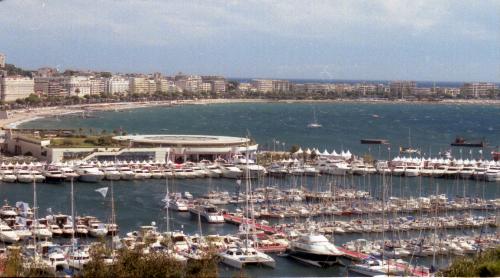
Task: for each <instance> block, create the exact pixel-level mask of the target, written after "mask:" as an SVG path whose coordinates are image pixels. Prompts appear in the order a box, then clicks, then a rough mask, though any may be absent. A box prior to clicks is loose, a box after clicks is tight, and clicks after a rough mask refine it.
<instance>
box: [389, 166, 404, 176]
mask: <svg viewBox="0 0 500 278" xmlns="http://www.w3.org/2000/svg"><path fill="white" fill-rule="evenodd" d="M405 171H406V167H405V166H404V165H397V166H396V167H394V169H392V175H393V176H402V175H404V174H405Z"/></svg>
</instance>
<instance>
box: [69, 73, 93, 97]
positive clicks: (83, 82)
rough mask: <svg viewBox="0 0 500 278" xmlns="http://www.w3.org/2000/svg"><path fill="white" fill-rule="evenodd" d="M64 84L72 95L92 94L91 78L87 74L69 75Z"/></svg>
mask: <svg viewBox="0 0 500 278" xmlns="http://www.w3.org/2000/svg"><path fill="white" fill-rule="evenodd" d="M63 86H64V87H65V89H66V90H67V91H68V93H69V95H70V96H79V97H83V96H86V95H90V79H89V78H88V77H86V76H68V77H66V78H65V79H64V82H63Z"/></svg>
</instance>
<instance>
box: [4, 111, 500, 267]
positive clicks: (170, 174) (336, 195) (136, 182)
mask: <svg viewBox="0 0 500 278" xmlns="http://www.w3.org/2000/svg"><path fill="white" fill-rule="evenodd" d="M264 106H265V105H264ZM183 109H188V110H189V108H187V107H184V108H183ZM215 109H216V110H217V107H216V108H215ZM309 111H310V110H309ZM309 113H310V112H309ZM375 113H377V114H378V115H381V117H380V118H377V119H381V118H384V113H381V112H375ZM121 114H127V113H121ZM100 119H103V118H100ZM320 119H321V123H322V124H323V127H322V128H320V129H315V132H316V131H317V132H322V131H323V130H324V129H327V128H328V125H327V124H326V122H325V117H320ZM85 120H86V121H94V120H95V119H94V118H89V119H85ZM49 121H50V120H49ZM63 121H64V119H63ZM60 123H61V122H58V124H60ZM304 126H305V125H304ZM306 128H307V127H306ZM141 132H144V131H141ZM182 132H184V131H182ZM367 138H378V137H377V136H370V137H367ZM387 138H389V139H390V142H391V143H393V141H397V140H396V139H393V137H391V136H387ZM313 141H314V139H313ZM414 141H415V142H418V140H414ZM444 141H445V142H444V143H443V145H444V144H445V143H446V142H449V140H448V141H447V140H444ZM421 142H422V141H421ZM355 143H356V145H351V146H349V147H348V148H346V146H345V145H344V146H343V147H342V144H338V145H335V144H331V143H328V144H326V143H314V142H313V143H311V144H304V145H303V146H304V147H303V148H302V155H301V154H300V152H299V153H297V154H294V153H289V157H286V158H282V157H279V158H278V159H274V160H273V161H272V162H271V163H269V164H267V163H263V161H260V159H259V158H261V157H262V156H263V155H265V153H266V152H269V151H268V150H266V149H265V147H262V148H263V150H262V151H261V152H260V153H258V154H256V155H255V157H251V158H250V159H246V158H245V156H244V155H237V154H235V155H233V156H232V157H230V159H229V158H228V159H225V160H218V161H199V162H183V163H175V162H173V161H172V162H169V161H168V160H166V161H165V162H159V161H154V160H127V161H123V160H114V159H111V160H108V161H80V162H78V161H67V162H60V163H52V164H45V163H37V162H34V163H32V164H31V165H30V163H26V164H24V165H23V163H18V164H17V165H16V163H12V164H11V165H9V163H4V165H2V167H1V169H2V173H3V180H2V183H1V184H0V192H1V193H2V194H4V196H6V198H5V199H7V200H8V202H9V204H15V203H16V201H19V200H24V201H27V203H31V200H32V196H31V194H30V193H29V192H30V191H31V185H32V182H33V180H34V179H35V174H37V172H39V173H41V175H42V176H44V177H45V181H42V180H40V181H39V182H37V188H38V199H39V202H38V204H39V205H38V206H39V207H40V208H39V212H40V217H38V218H47V217H48V216H49V215H51V213H45V212H46V211H47V210H48V209H49V208H50V211H52V212H55V213H54V215H71V212H70V209H69V204H70V196H71V194H70V193H71V192H70V185H71V182H70V180H71V178H73V180H74V181H75V183H74V187H75V215H82V216H84V215H93V216H95V217H96V218H97V219H99V220H100V221H101V223H103V224H104V227H106V226H107V225H110V224H112V221H111V211H112V207H111V203H110V198H111V196H110V193H108V195H107V198H105V199H103V197H102V196H101V194H100V193H98V192H95V191H96V190H98V189H101V188H103V187H109V188H111V183H113V188H114V191H113V192H114V193H113V196H114V200H115V202H114V204H115V205H114V210H115V213H116V225H117V226H116V227H115V228H116V231H117V234H118V235H119V236H120V241H119V242H120V243H119V244H118V245H121V246H122V248H131V247H133V246H143V245H144V244H145V242H148V244H150V245H147V246H149V250H163V251H162V252H172V251H168V250H177V251H175V252H174V253H175V257H176V259H178V260H179V261H186V260H189V259H196V258H200V256H202V254H203V253H202V250H207V249H206V248H207V246H218V248H217V250H218V251H217V254H222V253H224V252H226V253H227V252H228V251H229V252H230V253H231V254H229V253H228V254H227V255H228V256H229V259H230V260H231V259H232V260H233V261H235V259H236V257H238V256H243V255H244V256H245V257H248V258H249V261H248V262H249V264H248V265H246V266H244V270H245V272H246V273H248V274H249V275H251V276H252V277H253V276H262V275H264V276H273V275H274V276H276V275H278V276H283V275H290V274H291V273H293V275H301V276H310V275H314V276H323V275H325V276H332V275H345V274H346V273H349V275H356V274H362V273H367V274H371V275H375V274H377V273H378V274H381V273H386V274H387V272H384V271H387V270H389V271H390V272H391V273H412V275H413V276H427V275H429V273H430V272H431V271H430V270H431V268H434V269H441V268H443V267H446V266H447V265H448V264H449V262H450V261H451V260H453V258H455V257H456V256H471V255H472V254H474V253H473V252H474V250H476V252H478V250H487V249H489V248H492V246H497V245H498V237H497V221H496V216H497V209H498V205H499V201H498V199H497V193H496V192H497V191H496V187H497V186H496V185H497V183H496V182H492V181H488V180H487V179H486V178H476V175H474V173H478V174H479V173H480V172H481V170H484V169H483V168H486V167H487V170H486V171H488V170H490V172H491V171H492V170H494V169H495V167H496V166H497V165H496V164H494V163H496V162H492V161H493V159H492V158H491V161H490V153H489V152H487V151H485V152H484V153H483V157H482V158H481V156H480V155H479V153H478V152H477V151H475V152H474V153H473V155H469V153H468V152H467V153H466V152H465V151H464V153H463V155H462V158H461V157H460V153H455V154H454V156H452V157H445V156H441V155H440V156H437V155H434V156H432V155H422V156H416V155H413V154H412V156H411V157H410V156H409V155H405V154H397V153H393V154H392V155H388V151H387V150H381V151H380V153H378V150H377V149H376V148H377V147H378V146H375V148H372V149H371V153H372V155H373V156H375V157H377V161H368V160H366V159H365V158H364V154H365V153H366V152H367V151H368V150H367V149H365V148H367V147H366V146H368V145H364V146H363V145H362V144H360V142H359V136H358V137H357V139H356V140H355ZM307 146H311V147H309V151H308V147H307ZM313 146H324V147H321V149H322V150H323V151H321V152H320V151H319V150H318V149H319V147H313ZM334 148H336V149H337V151H333V149H334ZM325 149H327V150H326V151H324V150H325ZM342 149H343V150H344V151H342ZM309 152H310V154H308V153H309ZM313 153H314V154H313ZM304 154H306V156H305V157H304ZM465 154H467V155H465ZM272 155H273V156H274V155H280V152H278V150H277V151H276V152H272ZM460 160H461V161H460ZM467 160H468V161H467ZM415 164H417V166H418V170H417V171H415V169H413V168H411V167H412V166H414V165H415ZM253 165H255V166H253ZM459 165H463V166H459ZM466 165H467V166H466ZM471 165H472V166H474V167H473V168H474V169H472V171H470V169H468V167H469V166H471ZM250 166H253V167H250ZM256 166H260V167H256ZM338 166H340V167H338ZM442 166H446V171H443V172H442V173H443V174H442V175H441V176H439V175H437V174H436V175H434V172H433V174H432V175H428V174H426V173H425V170H427V171H428V170H430V169H429V168H430V167H432V170H433V171H435V170H438V171H437V172H438V173H440V172H439V171H440V170H442V169H440V167H441V168H444V167H442ZM450 168H451V169H450ZM456 168H459V169H458V170H457V169H456ZM20 170H23V171H28V174H24V175H25V176H27V177H26V179H27V180H29V181H30V182H26V183H20V182H19V181H17V173H18V172H19V171H20ZM448 171H449V172H448ZM461 171H464V172H463V173H462V172H461ZM467 171H468V172H467ZM486 171H485V172H486ZM65 173H67V175H68V176H67V177H66V176H65ZM444 173H446V174H444ZM461 173H462V175H461ZM468 173H470V175H469V174H468ZM61 174H62V175H61ZM82 174H83V175H84V176H87V177H86V178H84V179H82V180H80V178H79V177H80V175H82ZM9 175H11V176H9ZM12 176H14V177H12ZM49 176H50V178H49V179H47V177H49ZM62 176H64V180H63V179H62ZM247 177H248V179H247ZM9 178H10V180H9ZM49 180H50V181H51V182H49ZM246 183H250V184H251V187H252V189H251V190H249V191H246V185H245V184H246ZM166 184H168V188H169V190H168V191H167V190H166ZM247 202H248V204H247ZM167 204H168V205H167ZM250 204H251V205H250ZM210 213H213V214H215V215H217V216H222V219H223V223H221V221H220V220H216V221H213V222H214V223H210V222H211V221H207V219H206V218H205V219H204V218H203V217H204V216H203V215H206V216H209V214H210ZM49 218H50V217H49ZM81 223H82V225H84V226H85V224H84V223H83V222H81ZM85 227H87V226H85ZM59 228H60V229H61V230H63V228H64V225H63V228H61V227H59ZM67 228H68V227H67ZM80 228H84V227H83V226H81V227H80ZM11 229H12V228H11ZM54 229H55V230H57V229H56V228H55V227H54ZM87 229H88V228H87ZM82 231H83V229H82ZM246 234H248V240H247V236H246ZM145 235H147V236H145ZM77 238H78V241H79V245H81V246H82V248H81V249H80V251H81V254H80V253H78V254H74V255H73V257H78V256H80V257H79V258H83V259H82V260H73V262H72V263H70V262H69V261H68V265H73V266H76V268H78V267H81V265H83V264H84V263H85V260H86V259H85V258H88V250H89V249H88V248H87V247H85V246H89V245H88V244H89V243H91V242H94V241H96V240H97V239H98V237H93V236H91V235H90V234H87V236H78V237H77ZM106 238H107V240H108V241H111V240H112V237H111V236H106ZM145 238H149V240H146V239H145ZM164 238H175V240H174V241H175V246H176V247H177V248H174V249H170V248H171V247H167V246H165V245H162V243H161V242H162V241H163V239H164ZM325 238H326V240H327V241H328V242H329V243H328V244H327V243H326V242H325V243H324V244H320V245H321V246H322V245H325V246H326V245H328V246H329V245H330V244H332V245H333V246H334V247H335V249H332V248H330V247H329V248H328V250H330V251H332V250H333V251H332V252H338V253H337V254H339V256H338V260H324V259H323V258H321V257H317V259H316V260H312V261H304V260H301V258H303V256H301V255H300V254H299V253H297V252H296V251H294V250H296V246H299V244H309V245H310V248H312V249H309V250H316V251H319V250H318V249H314V248H315V247H314V244H313V242H315V240H318V242H324V239H325ZM153 239H154V240H153ZM201 239H202V240H201ZM49 241H51V242H52V243H53V244H60V245H61V249H62V252H63V254H69V253H67V252H68V251H70V248H69V246H70V244H69V238H67V237H65V236H53V237H52V240H49ZM433 241H435V242H441V244H439V245H432V243H433ZM22 242H29V239H28V237H27V238H26V239H25V240H23V241H22ZM151 242H152V244H151ZM116 243H118V242H117V241H116ZM209 243H210V244H209ZM5 244H6V246H7V247H9V246H11V244H9V243H5ZM126 246H128V247H126ZM193 246H196V248H193ZM429 246H439V249H438V248H437V247H436V248H435V249H434V250H433V249H429ZM292 247H293V248H292ZM195 250H196V251H195ZM334 250H337V251H334ZM330 251H329V252H330ZM430 251H432V252H430ZM85 252H87V253H85ZM238 252H241V255H237V254H238ZM253 252H255V254H253ZM257 252H259V253H257ZM260 252H262V253H263V254H266V255H267V256H269V257H270V258H272V261H274V263H272V261H271V260H270V259H269V257H266V256H262V255H258V254H261V253H260ZM47 255H48V254H47ZM51 255H52V256H56V255H57V254H51ZM252 256H254V257H252ZM67 257H68V258H70V257H71V256H67ZM334 257H335V256H334ZM238 258H239V257H238ZM258 258H261V259H258ZM332 258H333V257H332ZM415 258H418V259H415ZM264 261H267V262H269V264H268V265H267V266H266V265H265V264H264ZM250 262H253V263H252V264H250ZM255 264H256V265H255ZM61 265H64V264H63V263H61ZM318 265H320V266H321V267H318ZM234 266H236V268H235V267H234ZM379 266H382V267H379ZM238 267H239V266H238V265H232V266H231V265H230V263H228V264H225V263H224V264H220V266H219V269H221V271H222V272H223V273H225V275H226V274H229V273H237V272H238V270H237V269H238ZM61 268H63V266H61ZM380 271H382V272H380ZM412 271H413V272H412Z"/></svg>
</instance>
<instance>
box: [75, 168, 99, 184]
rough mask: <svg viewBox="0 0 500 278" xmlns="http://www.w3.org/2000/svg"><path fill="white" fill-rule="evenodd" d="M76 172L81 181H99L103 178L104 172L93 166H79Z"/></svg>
mask: <svg viewBox="0 0 500 278" xmlns="http://www.w3.org/2000/svg"><path fill="white" fill-rule="evenodd" d="M76 173H77V174H78V175H79V176H80V177H79V179H80V181H82V182H100V181H102V180H103V179H104V173H103V172H102V171H100V170H99V169H97V168H95V167H93V166H80V167H78V168H77V169H76Z"/></svg>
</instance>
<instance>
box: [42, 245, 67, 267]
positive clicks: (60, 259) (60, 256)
mask: <svg viewBox="0 0 500 278" xmlns="http://www.w3.org/2000/svg"><path fill="white" fill-rule="evenodd" d="M45 260H46V263H47V265H49V266H50V268H51V269H52V271H54V272H56V271H62V270H64V269H68V268H69V264H68V261H67V260H66V256H65V254H64V253H63V252H62V250H57V251H53V252H50V253H49V254H48V256H47V258H46V259H45Z"/></svg>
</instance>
